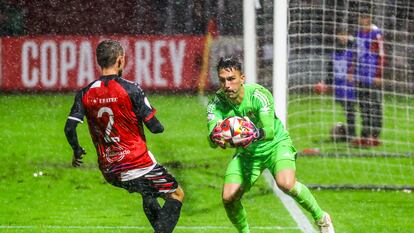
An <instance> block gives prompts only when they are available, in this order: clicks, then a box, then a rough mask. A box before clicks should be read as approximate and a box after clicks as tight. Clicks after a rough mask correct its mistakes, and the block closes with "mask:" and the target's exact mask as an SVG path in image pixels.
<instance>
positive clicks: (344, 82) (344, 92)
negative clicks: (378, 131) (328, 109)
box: [324, 27, 356, 142]
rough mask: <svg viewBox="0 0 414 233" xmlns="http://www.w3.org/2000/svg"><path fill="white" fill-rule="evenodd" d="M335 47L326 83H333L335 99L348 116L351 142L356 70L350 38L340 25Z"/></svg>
mask: <svg viewBox="0 0 414 233" xmlns="http://www.w3.org/2000/svg"><path fill="white" fill-rule="evenodd" d="M335 35H336V39H335V41H336V43H335V49H334V51H333V52H332V55H331V61H330V64H329V65H328V69H329V70H328V78H327V79H326V80H325V82H324V83H325V84H328V85H332V87H333V90H334V96H335V101H336V102H337V103H339V104H340V105H341V106H342V107H343V109H344V111H345V118H346V123H347V125H346V137H345V138H344V139H346V140H347V141H348V142H351V140H352V139H354V138H355V105H356V90H355V89H356V88H355V82H354V79H353V74H354V70H355V66H354V55H353V52H352V50H351V48H350V47H351V46H350V44H351V43H350V38H349V35H348V33H347V30H346V28H345V27H338V29H337V32H336V33H335Z"/></svg>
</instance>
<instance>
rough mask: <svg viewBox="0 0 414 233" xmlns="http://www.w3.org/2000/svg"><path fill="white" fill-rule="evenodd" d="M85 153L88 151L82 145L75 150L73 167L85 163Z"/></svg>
mask: <svg viewBox="0 0 414 233" xmlns="http://www.w3.org/2000/svg"><path fill="white" fill-rule="evenodd" d="M83 155H86V151H85V149H83V148H82V147H79V148H77V149H76V150H74V151H73V158H72V166H73V167H79V166H80V165H81V164H82V163H83V162H82V158H83Z"/></svg>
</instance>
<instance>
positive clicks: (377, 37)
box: [353, 6, 385, 146]
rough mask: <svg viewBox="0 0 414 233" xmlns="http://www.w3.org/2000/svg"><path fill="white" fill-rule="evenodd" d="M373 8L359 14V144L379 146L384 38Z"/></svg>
mask: <svg viewBox="0 0 414 233" xmlns="http://www.w3.org/2000/svg"><path fill="white" fill-rule="evenodd" d="M369 11H370V7H369V6H367V7H365V8H364V9H363V10H362V11H361V12H360V14H359V18H358V21H359V30H358V32H357V35H356V46H357V56H356V57H357V61H356V75H355V79H356V82H357V87H358V89H357V92H358V102H359V108H360V112H361V118H362V131H361V139H356V140H354V141H353V144H354V145H356V146H378V145H380V144H381V142H380V140H379V136H380V133H381V127H382V74H383V69H384V59H385V55H384V41H383V36H382V33H381V31H380V29H379V28H378V27H377V26H375V25H374V24H373V23H372V19H371V14H370V13H369Z"/></svg>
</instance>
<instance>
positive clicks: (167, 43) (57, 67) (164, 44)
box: [16, 37, 190, 89]
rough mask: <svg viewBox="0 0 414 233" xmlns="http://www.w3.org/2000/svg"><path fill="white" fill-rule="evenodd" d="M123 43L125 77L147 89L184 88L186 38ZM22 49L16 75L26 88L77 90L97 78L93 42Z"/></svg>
mask: <svg viewBox="0 0 414 233" xmlns="http://www.w3.org/2000/svg"><path fill="white" fill-rule="evenodd" d="M122 43H123V46H125V51H126V53H129V54H127V58H126V60H127V64H126V66H125V67H124V72H123V73H124V76H126V77H131V76H132V77H133V78H134V81H135V82H137V83H139V84H141V85H143V86H146V87H153V88H164V87H178V88H180V87H181V86H182V85H183V82H184V77H183V70H184V69H185V67H184V59H185V57H186V49H187V47H188V46H190V45H187V41H186V40H185V39H175V38H172V39H171V38H168V39H164V38H162V37H161V38H158V40H157V39H155V40H153V39H145V38H144V39H141V40H136V41H128V40H127V39H124V40H123V42H122ZM21 49H22V50H21V53H20V54H21V75H16V76H18V77H19V76H20V77H21V84H19V85H22V86H23V87H24V88H40V89H41V88H42V87H44V88H47V89H54V88H57V89H59V88H68V87H70V88H76V87H83V86H85V85H87V84H88V83H90V82H92V81H93V80H95V79H96V78H97V77H96V76H95V75H96V74H95V71H96V69H97V68H98V67H95V66H96V62H95V55H94V49H93V41H90V40H89V39H87V38H85V39H83V40H80V41H79V42H78V41H77V40H72V39H63V40H60V39H56V40H55V39H53V38H52V39H47V40H25V41H24V42H23V44H22V48H21ZM127 51H129V52H127ZM128 71H129V74H127V73H128ZM166 72H168V73H166Z"/></svg>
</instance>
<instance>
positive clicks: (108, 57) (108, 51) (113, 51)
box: [96, 40, 124, 68]
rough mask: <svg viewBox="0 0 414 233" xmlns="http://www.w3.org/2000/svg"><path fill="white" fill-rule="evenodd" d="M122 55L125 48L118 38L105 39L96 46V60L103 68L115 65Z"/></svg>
mask: <svg viewBox="0 0 414 233" xmlns="http://www.w3.org/2000/svg"><path fill="white" fill-rule="evenodd" d="M122 55H124V49H123V48H122V45H121V43H119V41H116V40H104V41H102V42H101V43H99V45H98V47H96V60H97V61H98V64H99V66H100V67H101V68H108V67H111V66H113V65H114V64H115V62H116V59H117V58H118V56H122Z"/></svg>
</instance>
